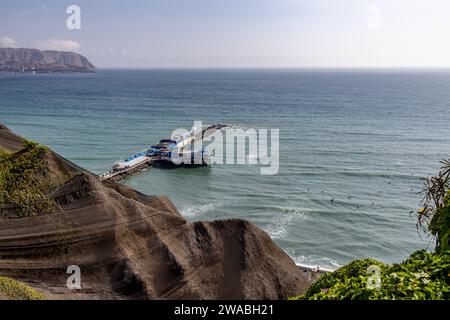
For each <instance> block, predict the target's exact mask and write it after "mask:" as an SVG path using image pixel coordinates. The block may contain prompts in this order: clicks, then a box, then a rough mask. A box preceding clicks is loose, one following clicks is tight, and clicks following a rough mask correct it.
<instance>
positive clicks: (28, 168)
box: [0, 141, 59, 217]
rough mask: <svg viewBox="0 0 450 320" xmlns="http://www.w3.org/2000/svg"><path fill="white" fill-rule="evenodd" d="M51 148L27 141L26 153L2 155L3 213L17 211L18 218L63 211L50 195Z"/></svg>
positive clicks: (0, 202) (0, 195)
mask: <svg viewBox="0 0 450 320" xmlns="http://www.w3.org/2000/svg"><path fill="white" fill-rule="evenodd" d="M47 152H48V150H47V148H45V147H42V146H39V145H38V144H37V143H35V142H30V141H25V142H24V144H23V149H21V150H19V151H17V152H15V153H8V152H5V151H2V152H1V153H0V212H1V211H2V210H10V211H13V212H14V214H15V215H16V216H18V217H24V216H35V215H43V214H48V213H53V212H55V211H56V210H57V209H58V208H59V207H58V205H57V204H56V202H55V201H54V200H53V199H52V198H51V197H49V196H48V195H47V192H48V191H49V190H50V187H51V186H50V185H49V182H48V179H47V178H48V174H49V168H48V164H47Z"/></svg>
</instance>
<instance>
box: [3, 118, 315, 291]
mask: <svg viewBox="0 0 450 320" xmlns="http://www.w3.org/2000/svg"><path fill="white" fill-rule="evenodd" d="M21 141H22V138H20V137H18V136H16V135H14V134H13V133H11V131H9V130H8V129H7V128H6V127H4V126H0V148H3V149H7V150H9V151H16V150H19V149H20V148H21ZM48 164H49V166H50V169H51V177H52V179H56V180H55V181H59V180H61V183H60V186H59V187H58V188H56V189H54V190H52V191H51V196H52V197H53V198H54V199H55V200H56V201H57V202H58V203H59V204H60V205H61V207H62V211H61V212H59V213H55V214H50V215H45V216H36V217H27V218H15V219H8V218H6V217H5V216H3V217H2V215H1V214H0V274H1V275H6V276H10V277H12V278H15V279H17V280H21V281H24V282H25V283H27V284H30V285H31V286H32V287H34V288H37V289H38V290H39V291H41V292H44V293H45V294H47V295H48V296H49V297H50V298H58V299H80V298H88V299H101V298H106V299H148V298H150V299H154V298H157V299H188V298H192V299H239V298H245V299H283V298H287V297H289V296H295V295H298V294H300V293H302V292H304V290H305V289H306V287H307V286H308V285H309V283H310V281H309V280H308V279H307V278H306V277H305V276H304V274H303V272H301V271H300V270H299V269H298V268H297V267H296V265H295V264H294V262H293V261H292V259H290V257H289V256H288V255H287V254H285V253H284V252H283V251H282V250H281V249H280V248H279V247H278V246H277V245H276V244H275V243H274V242H273V241H272V240H271V239H270V237H269V236H268V235H267V234H266V233H265V232H264V231H262V230H260V229H259V228H257V227H256V226H254V225H253V224H251V223H249V222H247V221H244V220H220V221H213V222H196V223H190V222H188V221H186V219H184V218H183V217H182V216H181V215H180V213H179V212H178V211H177V209H176V208H175V207H174V206H173V205H172V203H171V202H170V201H169V200H168V199H167V198H165V197H151V196H147V195H144V194H141V193H139V192H137V191H135V190H133V189H131V188H128V187H125V186H123V185H119V184H117V183H114V182H105V183H102V182H100V181H98V180H97V178H96V177H95V176H93V175H92V174H90V173H89V172H85V171H82V169H81V168H79V167H77V166H75V165H73V164H72V163H70V162H68V161H66V160H65V159H63V158H61V157H60V156H58V155H57V154H54V153H53V152H50V153H49V157H48ZM77 172H78V173H79V174H77V175H74V173H77ZM68 174H71V175H72V176H73V177H72V178H71V179H69V180H67V181H65V180H64V179H63V177H66V176H67V175H68ZM0 213H1V211H0ZM72 264H75V265H78V266H80V268H81V280H82V289H81V290H69V289H67V287H66V279H67V277H68V276H69V275H68V274H66V269H67V267H68V266H69V265H72Z"/></svg>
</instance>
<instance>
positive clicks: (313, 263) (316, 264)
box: [288, 252, 342, 271]
mask: <svg viewBox="0 0 450 320" xmlns="http://www.w3.org/2000/svg"><path fill="white" fill-rule="evenodd" d="M288 254H289V252H288ZM290 256H291V258H292V260H294V262H295V264H296V265H298V266H302V267H307V268H312V269H315V268H319V269H320V270H323V271H334V270H336V269H338V268H340V267H342V265H340V264H339V263H338V262H337V261H336V260H334V259H332V258H328V257H319V256H303V255H300V256H292V255H290Z"/></svg>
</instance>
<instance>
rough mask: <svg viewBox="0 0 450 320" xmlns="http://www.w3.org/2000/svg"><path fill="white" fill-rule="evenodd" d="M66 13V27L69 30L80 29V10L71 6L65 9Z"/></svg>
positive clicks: (74, 5) (73, 5)
mask: <svg viewBox="0 0 450 320" xmlns="http://www.w3.org/2000/svg"><path fill="white" fill-rule="evenodd" d="M66 13H67V14H69V16H68V17H67V19H66V27H67V29H69V30H80V29H81V8H80V6H78V5H76V4H72V5H70V6H68V7H67V9H66Z"/></svg>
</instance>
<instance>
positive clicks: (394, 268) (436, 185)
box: [292, 160, 450, 300]
mask: <svg viewBox="0 0 450 320" xmlns="http://www.w3.org/2000/svg"><path fill="white" fill-rule="evenodd" d="M443 165H444V166H443V167H442V169H441V171H439V173H438V174H437V175H436V176H434V177H431V178H427V179H426V180H425V188H424V194H425V197H424V199H423V201H422V203H423V207H422V208H421V209H420V210H419V211H418V222H417V226H418V227H422V228H423V229H424V230H425V231H426V232H427V233H428V234H430V235H431V236H432V237H433V238H434V239H435V243H436V247H435V251H434V252H426V251H424V250H420V251H417V252H414V253H413V254H411V256H410V257H409V259H407V260H406V261H404V262H402V263H400V264H394V265H387V264H384V263H382V262H379V261H376V260H373V259H364V260H356V261H353V262H351V263H350V264H348V265H346V266H344V267H342V268H339V269H338V270H336V271H334V272H331V273H328V274H324V275H322V276H321V277H320V278H319V279H317V280H316V281H315V282H314V283H313V284H312V285H311V286H310V287H309V288H308V290H307V292H306V293H305V294H304V295H302V296H298V297H294V298H292V300H345V299H348V300H400V299H401V300H450V160H449V161H443Z"/></svg>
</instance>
